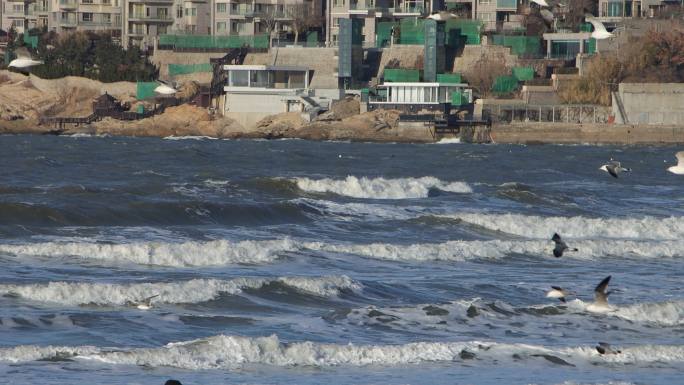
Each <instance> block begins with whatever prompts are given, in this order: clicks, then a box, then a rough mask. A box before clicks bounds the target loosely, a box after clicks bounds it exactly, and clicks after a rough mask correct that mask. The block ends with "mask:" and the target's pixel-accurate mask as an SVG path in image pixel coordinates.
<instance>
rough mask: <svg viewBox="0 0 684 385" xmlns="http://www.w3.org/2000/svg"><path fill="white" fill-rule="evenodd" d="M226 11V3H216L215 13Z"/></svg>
mask: <svg viewBox="0 0 684 385" xmlns="http://www.w3.org/2000/svg"><path fill="white" fill-rule="evenodd" d="M226 12H228V4H226V3H216V13H226Z"/></svg>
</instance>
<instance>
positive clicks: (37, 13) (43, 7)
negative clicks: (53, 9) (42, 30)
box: [1, 0, 48, 33]
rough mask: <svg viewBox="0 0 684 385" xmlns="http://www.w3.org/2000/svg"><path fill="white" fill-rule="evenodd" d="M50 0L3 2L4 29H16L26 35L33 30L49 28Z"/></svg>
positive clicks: (7, 0)
mask: <svg viewBox="0 0 684 385" xmlns="http://www.w3.org/2000/svg"><path fill="white" fill-rule="evenodd" d="M47 4H48V0H3V1H2V18H1V19H2V29H4V30H5V31H8V30H9V29H10V28H12V27H14V28H15V29H16V30H17V32H19V33H24V32H25V31H28V30H30V29H32V28H37V27H42V26H47V21H48V12H47V10H48V5H47Z"/></svg>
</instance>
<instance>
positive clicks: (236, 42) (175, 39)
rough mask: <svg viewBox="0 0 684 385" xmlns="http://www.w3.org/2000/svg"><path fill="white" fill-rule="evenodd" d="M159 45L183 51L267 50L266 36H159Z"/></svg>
mask: <svg viewBox="0 0 684 385" xmlns="http://www.w3.org/2000/svg"><path fill="white" fill-rule="evenodd" d="M159 45H160V46H172V47H174V48H185V49H227V48H240V47H243V46H249V47H252V48H268V36H267V35H254V36H210V35H160V36H159Z"/></svg>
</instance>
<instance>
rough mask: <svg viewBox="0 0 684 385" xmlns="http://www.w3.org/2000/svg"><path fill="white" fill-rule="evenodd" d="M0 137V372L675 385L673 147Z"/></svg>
mask: <svg viewBox="0 0 684 385" xmlns="http://www.w3.org/2000/svg"><path fill="white" fill-rule="evenodd" d="M0 148H2V151H1V152H0V161H1V162H2V164H3V167H2V168H0V378H1V380H0V383H8V384H9V383H12V384H45V383H51V384H80V383H83V384H85V383H87V384H163V383H164V381H166V380H167V379H169V378H176V379H178V380H180V381H182V382H183V384H186V385H187V384H219V383H236V384H243V383H244V384H281V383H296V384H321V383H327V384H350V383H353V384H380V383H383V384H386V383H390V384H407V383H410V384H428V383H472V384H502V383H505V384H530V383H534V384H599V383H601V384H604V383H614V384H618V383H638V384H646V383H648V384H673V383H681V377H682V374H684V285H682V277H683V273H684V269H683V266H684V240H683V238H682V236H683V235H684V220H683V219H682V218H683V217H684V178H682V177H678V176H676V175H672V174H669V173H667V172H666V171H665V169H666V167H668V166H669V165H671V164H672V162H673V161H674V156H673V154H674V153H675V152H676V151H677V150H678V149H677V148H673V147H609V146H604V147H589V146H504V145H467V144H458V143H446V144H435V145H405V144H365V143H334V142H319V143H316V142H306V141H299V140H286V141H223V140H209V139H203V138H186V139H182V138H181V139H177V140H170V139H167V140H163V139H144V138H143V139H134V138H109V137H104V138H103V137H77V138H76V137H37V136H32V137H28V136H3V137H0ZM611 157H614V158H617V159H619V160H621V161H622V162H623V164H624V165H625V166H627V167H631V168H632V169H633V172H631V173H626V174H624V175H623V176H622V177H621V178H620V179H613V178H612V177H610V176H609V175H607V174H606V173H604V172H602V171H600V170H598V168H599V167H600V166H601V164H602V162H604V161H606V160H608V159H609V158H611ZM554 232H558V233H560V234H561V235H562V236H563V237H564V238H565V240H566V242H567V243H568V244H569V246H570V247H576V248H578V249H579V251H577V252H574V253H573V252H570V253H566V255H565V256H564V257H563V258H560V259H556V258H554V257H553V255H552V254H551V250H552V248H553V243H552V242H551V241H550V238H551V235H552V234H553V233H554ZM608 275H612V281H611V283H610V286H609V289H615V290H616V291H615V292H614V293H613V294H612V295H611V296H610V300H611V303H612V304H613V305H614V306H615V309H614V310H613V311H611V312H608V313H604V314H596V313H591V312H588V311H587V305H588V304H590V303H591V302H592V301H593V289H594V286H595V285H596V284H597V283H598V282H599V281H600V280H601V279H603V278H604V277H606V276H608ZM551 285H558V286H562V287H564V288H567V289H569V290H572V291H574V292H575V293H576V296H572V297H570V298H569V299H568V302H567V303H566V304H562V303H560V302H558V301H556V300H552V299H548V298H545V293H546V291H547V290H548V289H549V288H550V286H551ZM150 296H156V297H155V298H154V299H153V300H152V305H153V306H152V308H151V309H149V310H140V309H138V308H136V307H135V303H137V302H139V301H141V300H142V299H144V298H147V297H150ZM599 341H601V342H608V343H610V344H612V345H613V346H614V347H615V349H619V350H620V351H621V353H619V354H615V355H600V354H599V353H598V352H597V351H596V350H595V348H594V347H595V346H596V344H597V343H598V342H599ZM46 381H47V382H46Z"/></svg>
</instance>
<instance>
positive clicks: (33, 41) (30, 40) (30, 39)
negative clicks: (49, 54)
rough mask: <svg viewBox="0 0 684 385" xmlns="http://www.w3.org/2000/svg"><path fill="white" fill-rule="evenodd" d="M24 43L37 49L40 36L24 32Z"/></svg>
mask: <svg viewBox="0 0 684 385" xmlns="http://www.w3.org/2000/svg"><path fill="white" fill-rule="evenodd" d="M24 44H25V45H27V46H29V47H31V48H33V49H36V48H38V36H30V35H29V34H26V33H25V34H24Z"/></svg>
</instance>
